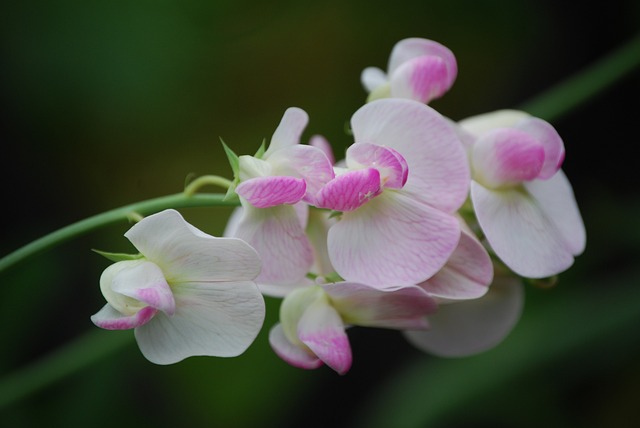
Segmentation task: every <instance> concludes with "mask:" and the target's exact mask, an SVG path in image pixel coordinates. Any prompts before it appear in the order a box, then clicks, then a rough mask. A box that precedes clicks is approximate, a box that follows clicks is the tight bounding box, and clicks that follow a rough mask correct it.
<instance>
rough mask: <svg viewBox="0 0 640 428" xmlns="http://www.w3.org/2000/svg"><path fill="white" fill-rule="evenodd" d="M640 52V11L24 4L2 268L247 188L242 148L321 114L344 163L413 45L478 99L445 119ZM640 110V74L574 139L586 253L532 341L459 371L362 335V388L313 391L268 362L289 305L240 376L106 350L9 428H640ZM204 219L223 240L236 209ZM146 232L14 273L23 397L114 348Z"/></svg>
mask: <svg viewBox="0 0 640 428" xmlns="http://www.w3.org/2000/svg"><path fill="white" fill-rule="evenodd" d="M639 30H640V3H639V2H637V1H634V0H615V1H610V2H607V3H606V4H598V7H593V8H589V7H587V6H585V5H580V7H576V6H574V5H572V4H570V3H568V2H565V3H563V2H556V1H551V0H522V1H509V2H507V1H499V0H487V1H484V2H476V1H471V0H453V1H446V2H445V1H429V0H422V1H405V0H397V1H395V2H386V1H378V0H368V1H363V0H357V1H337V0H325V1H322V2H320V1H317V2H315V1H310V2H299V1H272V2H268V3H267V2H259V1H230V0H226V1H184V2H175V1H174V2H169V1H143V0H141V1H136V2H129V1H110V2H82V1H73V0H69V1H62V0H60V1H58V0H56V1H49V2H35V1H22V2H3V3H2V5H0V61H1V65H0V99H1V105H0V106H1V109H2V111H1V115H0V117H1V120H2V125H3V126H2V129H1V132H2V133H1V135H2V137H1V141H2V142H1V143H0V144H1V147H2V157H1V159H2V168H0V180H1V183H2V187H3V189H4V198H3V199H4V202H3V203H2V206H3V219H4V220H3V222H2V224H0V256H3V255H6V254H8V253H9V252H11V251H13V250H15V249H17V248H19V247H20V246H22V245H25V244H27V243H29V242H30V241H32V240H34V239H36V238H39V237H41V236H43V235H45V234H47V233H49V232H52V231H54V230H56V229H58V228H60V227H63V226H65V225H67V224H70V223H73V222H75V221H78V220H81V219H83V218H86V217H88V216H91V215H94V214H98V213H100V212H103V211H107V210H110V209H113V208H116V207H119V206H122V205H126V204H129V203H133V202H137V201H141V200H145V199H150V198H154V197H158V196H162V195H167V194H172V193H177V192H180V191H181V190H182V188H183V186H184V183H185V181H186V180H188V179H189V177H192V176H194V175H196V176H198V175H204V174H218V175H222V176H227V177H230V176H231V171H230V168H229V166H228V163H227V161H226V158H225V155H224V152H223V150H222V147H221V144H220V141H219V138H223V139H224V141H225V142H226V143H227V144H228V145H229V146H230V147H231V148H233V149H234V150H235V151H236V153H239V154H249V153H254V152H255V150H256V149H257V148H258V146H259V144H260V143H261V141H262V140H263V139H264V138H267V139H268V138H270V136H271V134H272V132H273V131H274V130H275V128H276V126H277V125H278V123H279V120H280V118H281V117H282V114H283V112H284V111H285V109H286V108H288V107H290V106H297V107H300V108H302V109H304V110H306V111H307V112H308V113H309V115H310V123H309V126H308V127H307V130H306V132H305V135H304V138H303V140H305V141H306V139H307V138H308V137H310V136H311V135H313V134H316V133H320V134H323V135H325V136H326V137H327V138H328V139H329V141H330V142H331V143H332V145H333V147H334V149H335V150H336V152H337V153H342V151H343V149H344V147H345V146H346V145H348V144H350V143H351V140H350V138H349V137H348V136H347V135H346V134H345V131H344V129H345V124H346V123H347V122H348V120H349V118H350V116H351V115H352V114H353V112H355V110H357V109H358V108H359V107H360V106H361V105H362V104H363V103H364V101H365V99H366V93H365V91H364V90H363V88H362V86H361V84H360V72H361V71H362V69H363V68H365V67H367V66H377V67H380V68H383V69H384V68H386V65H387V60H388V57H389V54H390V51H391V49H392V47H393V45H394V44H395V43H396V42H397V41H399V40H401V39H403V38H406V37H424V38H429V39H433V40H436V41H438V42H440V43H443V44H444V45H446V46H448V47H449V48H450V49H451V50H452V51H453V52H454V54H455V55H456V57H457V60H458V66H459V75H458V79H457V81H456V83H455V84H454V86H453V88H452V90H451V91H449V93H447V94H446V95H445V96H444V97H443V98H442V99H440V100H436V101H434V102H432V103H431V105H432V106H433V107H434V108H436V109H438V110H439V111H440V112H441V113H443V114H444V115H446V116H449V117H451V118H452V119H454V120H459V119H462V118H465V117H467V116H471V115H475V114H480V113H484V112H489V111H492V110H496V109H501V108H514V107H518V106H521V105H524V104H525V103H526V102H527V101H529V100H531V99H533V98H535V97H536V96H537V95H539V94H541V93H542V92H544V91H546V90H548V89H549V88H551V87H552V86H554V85H556V84H557V83H559V82H561V81H563V80H565V79H567V78H569V77H570V76H572V75H574V74H575V73H578V72H580V71H581V70H583V69H584V68H585V67H588V66H590V65H592V64H594V63H595V62H596V61H598V60H599V59H600V58H603V57H604V56H606V55H608V54H609V53H610V52H612V51H613V50H615V49H616V48H617V47H619V46H621V45H622V44H624V43H626V42H627V41H629V40H630V39H631V38H633V37H634V36H635V35H636V34H637V33H638V31H639ZM638 99H640V74H639V73H638V72H634V73H631V74H628V75H625V76H624V77H623V78H621V79H620V80H618V81H617V83H616V84H615V85H613V86H611V87H609V88H608V89H607V90H606V91H604V92H602V93H601V94H600V95H599V96H597V97H594V98H592V99H590V100H589V101H588V102H585V103H583V104H582V105H581V106H580V107H578V108H575V109H573V110H572V111H571V112H569V113H567V114H565V115H562V116H561V117H557V118H555V119H554V120H552V121H551V122H552V124H553V125H554V126H555V127H556V128H557V129H558V131H559V132H560V135H561V136H562V137H563V139H564V142H565V146H566V150H567V158H566V161H565V164H564V170H565V172H566V173H567V175H568V177H569V179H570V180H571V182H572V183H573V186H574V191H575V193H576V198H577V200H578V203H579V205H580V207H581V210H582V214H583V217H584V221H585V224H586V227H587V237H588V238H587V241H588V243H587V250H586V252H585V253H584V254H583V255H582V256H580V257H579V258H578V259H577V260H576V263H575V265H574V266H573V267H572V268H571V269H570V270H569V271H567V272H566V273H564V274H562V275H561V276H560V282H559V284H558V286H557V287H555V288H552V289H539V288H535V287H533V286H528V287H527V302H526V305H525V309H524V314H523V317H522V320H521V322H520V323H519V324H518V326H517V327H516V328H515V330H514V331H513V332H512V334H511V335H510V336H509V337H508V338H507V339H506V340H505V341H504V342H503V343H502V344H500V345H499V346H498V347H497V348H495V349H493V350H491V351H488V352H486V353H483V354H481V355H478V356H475V357H468V358H460V359H452V360H444V359H441V358H436V357H432V356H428V355H425V354H423V353H421V352H419V351H417V350H416V349H414V348H412V347H411V346H410V345H409V344H408V343H406V342H405V340H404V339H403V338H402V336H401V335H400V334H399V333H397V332H395V331H385V330H376V329H357V328H356V329H352V330H350V332H349V334H350V338H351V343H352V349H353V353H354V364H353V367H352V369H351V371H350V372H349V373H348V374H347V375H346V376H338V375H337V374H335V373H334V372H333V371H331V370H330V369H328V368H326V367H322V368H320V369H318V370H315V371H303V370H300V369H295V368H293V367H290V366H288V365H287V364H285V363H284V362H283V361H281V360H280V359H278V358H277V357H276V356H275V354H274V353H273V352H272V351H271V349H270V348H269V345H268V341H267V333H268V330H269V328H270V327H271V326H272V325H273V324H274V323H275V322H276V320H277V311H278V305H279V301H278V300H275V299H267V310H268V315H267V319H266V321H265V328H264V329H263V331H262V333H261V334H260V336H259V337H258V339H257V340H256V342H255V343H254V344H253V345H252V346H251V347H250V348H249V350H248V351H247V352H246V353H245V354H243V355H242V356H240V357H238V358H233V359H216V358H201V357H197V358H190V359H187V360H185V361H183V362H181V363H178V364H176V365H172V366H156V365H153V364H151V363H149V362H148V361H146V360H145V359H144V358H143V357H142V355H141V354H140V352H139V351H138V349H137V347H136V345H135V343H134V342H133V340H129V339H128V338H130V337H131V336H132V332H113V333H111V332H105V335H104V336H100V337H104V338H105V339H104V342H102V339H101V340H100V342H99V343H102V344H104V346H105V347H106V348H109V347H111V345H109V343H111V342H109V341H111V340H115V341H121V342H123V343H124V344H123V345H118V346H114V349H115V350H114V351H113V352H110V353H107V354H105V356H104V357H103V358H100V359H97V360H96V361H95V362H93V363H92V364H90V365H88V366H86V367H83V368H82V369H81V370H76V371H74V372H73V373H71V374H69V375H68V376H65V377H63V378H62V379H60V380H58V381H57V382H53V383H51V384H50V385H49V386H47V387H46V388H43V389H40V390H38V391H37V392H36V393H33V394H30V395H28V396H25V397H23V398H22V399H20V400H19V401H14V402H11V403H10V404H7V405H4V406H2V407H0V426H7V427H9V426H11V427H35V426H38V427H85V426H92V427H103V426H104V427H112V426H115V425H117V424H127V426H134V425H137V426H144V427H146V426H155V427H169V426H176V425H177V424H180V426H187V427H189V426H193V427H201V426H206V427H300V426H305V427H321V426H322V427H326V426H330V427H374V426H381V427H385V426H386V427H391V426H393V427H402V426H406V427H426V426H428V427H468V428H472V427H473V428H477V427H505V428H506V427H518V428H519V427H534V426H536V427H537V426H545V427H637V426H640V394H638V392H637V384H638V383H639V382H640V337H639V335H638V330H639V329H638V327H639V326H640V264H639V263H638V257H637V256H638V254H640V253H639V250H640V227H638V219H639V218H640V203H639V202H640V200H639V199H638V196H639V195H640V192H639V190H638V185H639V184H640V181H639V179H638V160H637V159H638V157H637V154H636V152H637V150H636V149H637V146H638V137H637V131H636V124H637V120H638V119H637V117H638V112H639V110H638V107H637V105H638ZM205 190H210V191H219V189H215V188H211V189H205ZM181 212H182V213H183V214H184V215H185V217H186V218H187V220H189V221H190V222H192V223H193V224H194V225H196V226H197V227H199V228H201V229H203V230H205V231H206V232H208V233H211V234H214V235H219V234H221V233H222V230H223V228H224V224H225V221H226V218H227V216H228V215H229V213H230V209H229V208H197V209H183V210H181ZM128 228H129V225H128V224H120V225H115V226H110V227H106V228H104V229H101V230H98V231H95V232H92V233H90V234H88V235H86V236H83V237H81V238H78V239H75V240H73V241H71V242H68V243H65V244H63V245H61V246H59V247H57V248H55V249H54V250H52V251H49V252H47V253H45V254H42V255H40V256H37V257H35V258H33V259H30V260H28V261H27V262H25V263H23V264H20V265H19V266H16V267H15V268H13V269H11V270H10V271H8V272H4V273H2V274H0V287H1V290H0V291H1V292H2V294H1V298H0V326H1V327H0V341H1V343H2V344H3V345H2V352H0V385H1V384H2V383H1V382H2V381H3V379H7V376H9V375H10V374H11V373H14V372H15V371H16V370H19V369H20V368H23V367H27V366H28V365H29V364H30V363H32V362H34V361H38V360H39V359H40V358H43V357H45V358H46V356H47V355H50V353H51V352H55V351H56V350H57V349H60V347H62V346H64V345H65V344H67V343H71V342H73V341H74V340H76V339H77V338H79V337H83V335H84V334H86V333H87V332H91V331H93V330H95V329H96V328H95V327H94V326H93V324H92V323H91V322H90V320H89V317H90V316H91V315H92V314H93V313H95V312H96V311H97V310H98V309H99V308H101V307H102V305H103V303H104V301H103V298H102V296H101V294H100V291H99V287H98V279H99V276H100V274H101V272H102V270H103V269H104V268H105V267H106V266H107V265H108V264H109V262H108V261H107V260H106V259H104V258H102V257H100V256H98V255H97V254H95V253H93V252H92V251H90V250H91V248H98V249H101V250H105V251H112V252H118V251H121V252H127V251H130V250H131V248H132V247H131V246H130V244H129V243H128V241H127V240H126V239H125V238H124V237H123V236H122V234H123V233H124V232H125V231H126V230H127V229H128ZM114 338H115V339H114ZM122 338H124V339H122ZM121 339H122V340H121ZM87 343H88V344H87V345H86V347H87V349H85V351H87V352H91V350H92V349H93V348H92V347H94V346H95V347H96V348H95V349H100V346H99V345H97V344H96V342H87ZM96 352H98V353H99V352H101V351H96Z"/></svg>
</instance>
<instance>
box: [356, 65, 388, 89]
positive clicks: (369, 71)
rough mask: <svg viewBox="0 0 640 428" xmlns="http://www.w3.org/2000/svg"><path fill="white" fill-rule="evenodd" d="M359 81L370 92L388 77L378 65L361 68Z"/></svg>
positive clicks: (382, 83)
mask: <svg viewBox="0 0 640 428" xmlns="http://www.w3.org/2000/svg"><path fill="white" fill-rule="evenodd" d="M360 81H361V82H362V86H364V88H365V89H366V90H367V92H372V91H374V90H376V89H377V88H378V87H380V86H382V85H384V84H385V83H387V81H388V78H387V75H386V74H385V72H384V71H382V70H380V69H379V68H378V67H367V68H365V69H364V70H362V74H361V75H360Z"/></svg>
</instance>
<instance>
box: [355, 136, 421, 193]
mask: <svg viewBox="0 0 640 428" xmlns="http://www.w3.org/2000/svg"><path fill="white" fill-rule="evenodd" d="M346 162H347V166H348V167H349V168H354V169H358V168H375V169H377V170H378V172H379V173H380V181H381V183H382V184H383V186H384V187H388V188H391V189H401V188H402V186H404V184H405V183H406V182H407V177H408V174H409V167H408V165H407V161H406V160H405V159H404V158H403V157H402V155H401V154H400V153H398V152H397V151H396V150H394V149H392V148H390V147H382V146H378V145H376V144H368V143H355V144H353V145H351V146H350V147H349V148H348V149H347V155H346Z"/></svg>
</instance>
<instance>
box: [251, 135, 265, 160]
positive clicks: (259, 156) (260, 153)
mask: <svg viewBox="0 0 640 428" xmlns="http://www.w3.org/2000/svg"><path fill="white" fill-rule="evenodd" d="M266 151H267V140H266V139H263V140H262V144H260V147H259V148H258V151H257V152H256V154H255V155H253V157H254V158H256V159H262V156H264V152H266Z"/></svg>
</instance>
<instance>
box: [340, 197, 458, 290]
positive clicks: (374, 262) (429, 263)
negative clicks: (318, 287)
mask: <svg viewBox="0 0 640 428" xmlns="http://www.w3.org/2000/svg"><path fill="white" fill-rule="evenodd" d="M459 238H460V224H459V223H458V220H457V219H456V218H455V217H454V216H453V215H450V214H446V213H443V212H442V211H440V210H437V209H434V208H431V207H430V206H428V205H425V204H422V203H420V202H418V201H416V200H414V199H412V197H411V196H409V195H407V194H405V193H404V192H403V191H402V190H386V191H385V192H383V193H382V194H381V195H380V196H378V197H377V198H374V199H372V200H370V201H369V203H367V204H366V205H364V206H363V207H361V208H360V209H358V210H357V211H353V212H348V213H344V214H343V215H342V218H341V219H340V221H338V222H337V223H336V224H335V225H334V226H332V227H331V229H330V230H329V238H328V247H329V257H330V259H331V262H332V264H333V266H334V267H335V268H336V271H337V272H338V274H340V276H342V277H343V278H344V279H345V280H347V281H350V282H359V283H364V284H369V285H372V286H376V287H388V286H396V285H397V286H403V285H414V284H418V283H420V282H422V281H424V280H426V279H427V278H429V277H431V276H432V275H434V274H435V273H436V272H437V271H439V270H440V269H441V268H442V266H444V264H445V262H446V261H447V260H448V258H449V256H450V255H451V253H452V252H453V250H454V249H455V247H456V246H457V244H458V240H459Z"/></svg>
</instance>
